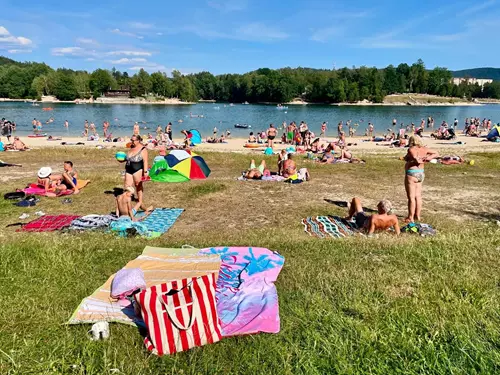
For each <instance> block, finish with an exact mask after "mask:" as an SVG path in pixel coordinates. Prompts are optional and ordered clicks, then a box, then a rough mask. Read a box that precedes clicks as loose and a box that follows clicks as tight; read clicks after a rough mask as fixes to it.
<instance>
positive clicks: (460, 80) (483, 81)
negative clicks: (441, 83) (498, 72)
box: [453, 77, 493, 87]
mask: <svg viewBox="0 0 500 375" xmlns="http://www.w3.org/2000/svg"><path fill="white" fill-rule="evenodd" d="M463 82H468V83H470V84H471V85H475V84H476V83H477V84H478V85H479V86H481V87H484V85H485V84H487V83H492V82H493V80H492V79H482V78H465V77H464V78H453V84H454V85H457V86H458V85H460V84H461V83H463Z"/></svg>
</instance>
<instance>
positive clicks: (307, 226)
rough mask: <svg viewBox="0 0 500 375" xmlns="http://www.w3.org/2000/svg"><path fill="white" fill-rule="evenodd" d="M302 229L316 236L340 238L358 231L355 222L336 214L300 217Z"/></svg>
mask: <svg viewBox="0 0 500 375" xmlns="http://www.w3.org/2000/svg"><path fill="white" fill-rule="evenodd" d="M302 224H303V225H304V230H305V231H306V233H308V234H309V235H310V236H313V237H318V238H342V237H349V236H354V234H356V233H357V232H358V228H357V226H356V224H355V223H352V222H350V221H347V220H345V219H344V218H341V217H338V216H315V217H306V218H305V219H302Z"/></svg>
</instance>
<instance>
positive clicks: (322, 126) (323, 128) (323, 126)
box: [319, 121, 327, 138]
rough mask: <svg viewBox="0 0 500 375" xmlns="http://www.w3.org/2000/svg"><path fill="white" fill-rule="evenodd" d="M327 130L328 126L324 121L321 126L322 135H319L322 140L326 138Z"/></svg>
mask: <svg viewBox="0 0 500 375" xmlns="http://www.w3.org/2000/svg"><path fill="white" fill-rule="evenodd" d="M326 129H327V126H326V121H324V122H323V123H322V124H321V133H319V137H320V138H323V137H325V136H326Z"/></svg>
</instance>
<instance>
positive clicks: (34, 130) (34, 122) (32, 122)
mask: <svg viewBox="0 0 500 375" xmlns="http://www.w3.org/2000/svg"><path fill="white" fill-rule="evenodd" d="M31 125H32V126H33V133H34V132H36V118H34V119H33V121H31Z"/></svg>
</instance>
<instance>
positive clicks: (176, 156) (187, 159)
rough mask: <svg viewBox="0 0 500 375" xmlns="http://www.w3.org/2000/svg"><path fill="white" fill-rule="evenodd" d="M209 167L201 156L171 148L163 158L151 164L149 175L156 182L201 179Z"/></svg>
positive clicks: (205, 175) (206, 173)
mask: <svg viewBox="0 0 500 375" xmlns="http://www.w3.org/2000/svg"><path fill="white" fill-rule="evenodd" d="M209 175H210V168H208V165H207V163H206V162H205V160H203V158H202V157H201V156H199V155H197V154H195V153H194V152H191V151H189V150H172V151H170V153H169V154H168V155H167V156H165V158H164V159H163V160H159V161H157V162H156V163H154V164H153V166H152V167H151V171H150V172H149V176H150V177H151V180H152V181H157V182H185V181H189V180H203V179H205V178H207V177H208V176H209Z"/></svg>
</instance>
